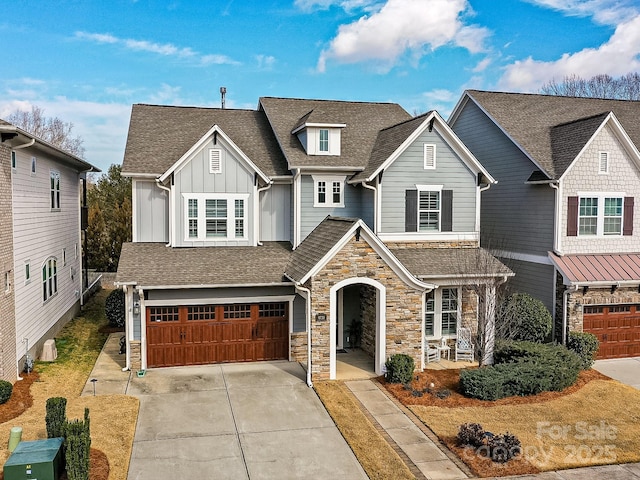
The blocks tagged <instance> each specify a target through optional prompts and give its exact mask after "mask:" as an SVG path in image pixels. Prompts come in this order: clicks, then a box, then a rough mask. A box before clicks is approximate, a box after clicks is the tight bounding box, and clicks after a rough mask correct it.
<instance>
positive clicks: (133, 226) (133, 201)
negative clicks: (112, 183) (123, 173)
mask: <svg viewBox="0 0 640 480" xmlns="http://www.w3.org/2000/svg"><path fill="white" fill-rule="evenodd" d="M137 188H138V181H137V180H136V179H135V178H132V179H131V241H132V242H137V241H138V227H137V225H136V223H137V222H136V213H137V212H136V210H137V208H138V201H137V199H136V197H137V196H138V194H137Z"/></svg>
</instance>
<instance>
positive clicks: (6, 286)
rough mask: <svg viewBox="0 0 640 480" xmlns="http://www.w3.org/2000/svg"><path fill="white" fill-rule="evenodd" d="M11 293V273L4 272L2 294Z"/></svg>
mask: <svg viewBox="0 0 640 480" xmlns="http://www.w3.org/2000/svg"><path fill="white" fill-rule="evenodd" d="M10 291H11V272H4V293H9V292H10Z"/></svg>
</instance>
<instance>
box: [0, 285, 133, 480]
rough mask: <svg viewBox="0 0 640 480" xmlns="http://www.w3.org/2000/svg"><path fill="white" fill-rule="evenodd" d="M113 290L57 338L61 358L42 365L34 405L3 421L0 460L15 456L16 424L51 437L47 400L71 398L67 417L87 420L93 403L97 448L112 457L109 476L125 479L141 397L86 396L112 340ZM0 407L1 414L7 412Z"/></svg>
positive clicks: (32, 434) (29, 433) (32, 435)
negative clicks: (10, 442) (10, 445)
mask: <svg viewBox="0 0 640 480" xmlns="http://www.w3.org/2000/svg"><path fill="white" fill-rule="evenodd" d="M108 293H109V291H104V290H103V291H101V292H98V293H97V294H96V296H95V297H94V298H93V299H92V300H91V301H90V302H89V303H88V304H87V305H86V306H85V308H84V309H83V312H82V313H81V316H79V317H77V318H75V319H74V320H72V321H71V322H69V323H68V324H67V325H66V326H65V328H64V329H63V330H62V331H61V332H60V333H59V334H58V337H57V338H56V347H57V349H58V359H57V360H56V361H55V362H53V363H50V364H49V363H41V362H37V363H36V368H35V370H36V372H37V373H38V375H39V378H38V379H37V380H36V381H35V382H34V383H33V384H32V385H31V388H30V393H31V396H32V398H33V405H32V406H31V407H29V408H28V409H27V410H26V411H24V412H23V413H22V414H20V415H19V416H17V417H16V418H13V419H11V420H7V421H5V422H4V423H2V424H0V462H2V464H4V462H5V461H6V459H7V458H8V457H9V452H8V450H7V442H6V441H5V440H1V439H8V438H9V432H10V430H11V427H13V426H20V427H22V439H23V440H38V439H43V438H47V432H46V426H45V420H44V419H45V413H46V401H47V399H48V398H50V397H65V398H67V417H68V418H69V419H74V418H82V416H83V413H84V408H85V407H88V408H89V410H90V416H91V447H92V448H95V449H97V450H100V451H101V452H103V453H104V454H105V455H106V457H107V459H108V461H109V479H110V480H125V479H126V478H127V472H128V469H129V459H130V456H131V448H132V445H133V436H134V433H135V426H136V420H137V416H138V406H139V402H138V399H136V398H134V397H129V396H126V395H104V396H95V397H93V396H88V397H80V394H81V392H82V389H83V387H84V385H85V383H86V381H87V379H88V377H89V374H90V373H91V370H92V368H93V365H94V363H95V360H96V358H97V357H98V354H99V353H100V350H101V348H102V345H103V344H104V341H105V339H106V335H105V334H101V333H100V332H99V328H100V326H102V325H104V324H106V319H105V318H104V300H105V298H106V296H107V294H108ZM2 407H5V405H0V415H2Z"/></svg>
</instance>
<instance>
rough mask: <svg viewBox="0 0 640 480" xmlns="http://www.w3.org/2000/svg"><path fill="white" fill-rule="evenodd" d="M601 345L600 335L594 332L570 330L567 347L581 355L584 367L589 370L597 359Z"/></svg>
mask: <svg viewBox="0 0 640 480" xmlns="http://www.w3.org/2000/svg"><path fill="white" fill-rule="evenodd" d="M599 347H600V342H599V341H598V337H596V336H595V335H594V334H593V333H587V332H569V337H568V338H567V348H568V349H569V350H571V351H573V352H575V353H576V354H578V356H579V357H580V359H581V361H582V369H583V370H588V369H590V368H591V366H592V365H593V362H594V361H595V359H596V353H597V352H598V348H599Z"/></svg>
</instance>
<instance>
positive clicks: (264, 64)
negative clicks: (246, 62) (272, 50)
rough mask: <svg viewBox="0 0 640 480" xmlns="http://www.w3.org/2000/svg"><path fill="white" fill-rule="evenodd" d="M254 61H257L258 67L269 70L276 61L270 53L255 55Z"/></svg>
mask: <svg viewBox="0 0 640 480" xmlns="http://www.w3.org/2000/svg"><path fill="white" fill-rule="evenodd" d="M255 59H256V62H257V63H258V68H260V69H265V70H270V69H272V68H273V66H274V65H275V63H276V57H274V56H272V55H261V54H260V55H256V56H255Z"/></svg>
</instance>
